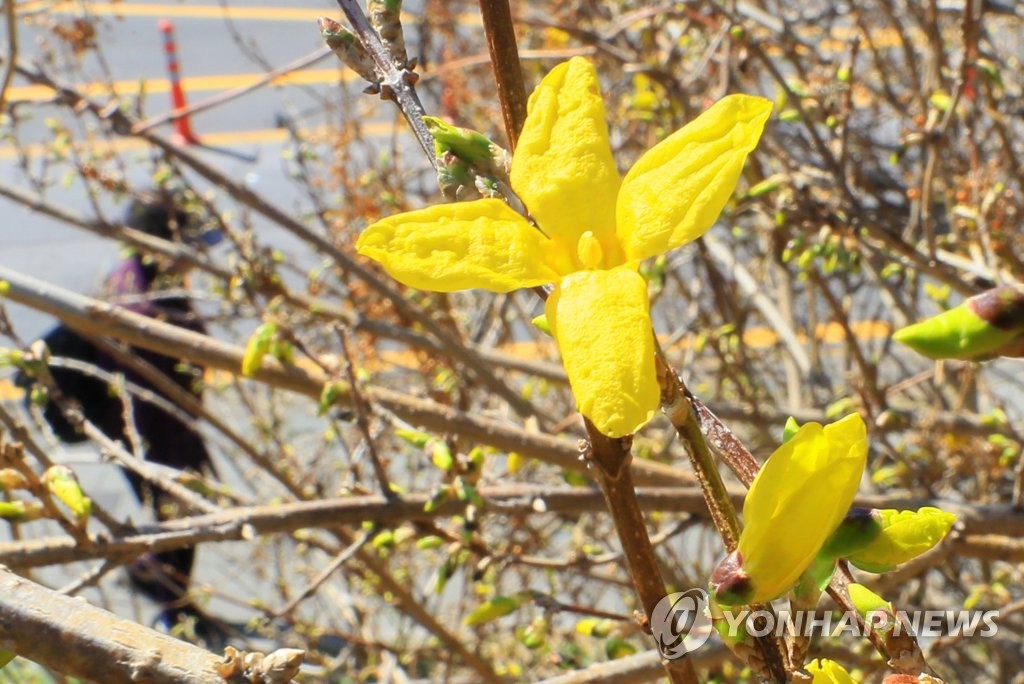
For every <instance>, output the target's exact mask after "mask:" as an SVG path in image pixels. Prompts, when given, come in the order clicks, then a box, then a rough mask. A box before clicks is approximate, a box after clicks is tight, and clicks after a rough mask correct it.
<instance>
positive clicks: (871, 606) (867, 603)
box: [846, 583, 892, 619]
mask: <svg viewBox="0 0 1024 684" xmlns="http://www.w3.org/2000/svg"><path fill="white" fill-rule="evenodd" d="M846 588H847V590H849V592H850V601H851V602H852V603H853V607H854V608H856V609H857V612H858V613H860V615H861V617H863V618H865V619H866V618H867V616H868V615H869V614H871V613H874V612H877V611H883V612H886V613H889V612H891V611H892V608H891V606H890V605H889V602H888V601H886V600H885V599H884V598H882V597H881V596H879V595H878V594H876V593H875V592H873V591H871V590H870V589H868V588H867V587H865V586H864V585H863V584H855V583H850V584H849V585H847V587H846Z"/></svg>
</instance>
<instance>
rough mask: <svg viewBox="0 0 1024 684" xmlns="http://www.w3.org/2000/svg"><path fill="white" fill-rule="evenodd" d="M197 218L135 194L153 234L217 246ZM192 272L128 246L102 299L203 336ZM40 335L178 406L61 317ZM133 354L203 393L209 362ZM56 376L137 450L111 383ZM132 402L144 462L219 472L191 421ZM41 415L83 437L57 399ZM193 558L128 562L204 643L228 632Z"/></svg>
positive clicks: (68, 372)
mask: <svg viewBox="0 0 1024 684" xmlns="http://www.w3.org/2000/svg"><path fill="white" fill-rule="evenodd" d="M190 218H191V217H190V216H189V215H188V213H187V212H186V211H185V209H184V208H183V206H182V203H181V197H180V196H179V195H177V194H174V193H169V192H160V193H147V194H144V195H142V196H140V197H139V198H136V199H133V201H132V202H131V204H130V205H129V207H128V210H127V212H126V216H125V219H124V223H125V225H127V226H129V227H131V228H135V229H137V230H140V231H144V232H146V233H148V234H150V235H153V236H155V237H159V238H163V239H165V240H174V241H179V242H182V243H184V244H190V245H191V244H196V243H198V242H200V241H201V242H205V243H206V244H214V243H215V242H216V241H217V238H218V237H219V235H220V234H219V233H218V232H216V231H208V232H205V233H204V232H201V230H200V229H199V228H198V227H196V226H195V225H193V224H192V222H191V221H190ZM185 275H186V274H185V273H184V272H183V271H182V270H181V269H179V268H175V267H174V265H173V264H171V263H169V262H168V261H167V260H166V259H165V258H163V257H159V256H156V257H151V256H147V255H144V254H142V253H140V252H139V251H138V250H135V249H131V250H130V251H129V252H128V255H127V256H126V257H125V258H124V259H123V260H122V261H121V262H120V263H119V264H118V265H117V266H116V267H115V268H114V270H113V271H112V272H111V273H110V275H109V276H108V277H107V278H106V281H105V283H104V286H103V288H102V293H101V295H100V297H101V298H103V299H105V300H107V301H111V302H114V303H117V304H118V305H120V306H123V307H124V308H125V309H128V310H130V311H134V312H135V313H139V314H142V315H145V316H150V317H153V318H156V319H159V320H162V321H164V322H167V323H171V324H173V325H177V326H180V327H182V328H186V329H188V330H192V331H195V332H200V333H204V332H205V328H204V326H203V324H202V322H201V321H200V320H199V318H198V317H197V316H196V313H195V311H194V310H193V308H192V302H191V301H190V299H189V298H188V296H187V294H185V293H184V292H183V289H182V288H183V287H184V285H185ZM162 292H167V294H161V293H162ZM43 340H44V341H45V342H46V345H47V347H48V348H49V350H50V355H51V356H52V357H63V358H68V359H75V360H77V361H81V362H85V363H87V364H90V365H92V366H95V367H97V368H99V369H101V370H103V371H106V372H108V373H115V374H121V375H123V376H124V378H125V381H126V383H127V384H128V385H137V386H139V387H142V388H145V389H147V390H149V391H151V392H153V393H155V394H157V395H160V396H161V397H164V398H165V399H168V400H169V401H171V403H173V400H172V399H170V398H169V397H167V396H166V395H165V394H164V393H163V392H161V391H160V390H159V389H158V388H157V387H155V386H154V384H153V383H151V382H150V381H148V380H147V379H146V378H144V377H143V376H142V375H140V374H139V373H137V372H136V371H135V370H133V369H131V368H129V367H126V366H125V365H123V364H122V363H120V362H119V361H117V360H116V359H115V358H113V357H112V356H111V355H109V354H107V353H106V352H104V351H102V350H101V349H99V348H97V347H96V346H95V345H94V344H93V343H92V342H91V341H90V340H89V339H88V338H86V337H83V336H81V335H79V334H78V333H76V332H75V331H73V330H71V329H70V328H68V327H66V326H65V325H63V324H60V325H57V326H56V327H55V328H53V329H52V330H50V331H49V332H48V333H46V335H45V336H44V337H43ZM131 353H132V354H133V355H134V356H135V357H136V358H138V359H140V360H142V361H144V362H146V363H148V364H149V365H150V366H152V367H153V368H154V369H156V370H157V371H159V372H160V373H162V374H163V375H164V376H166V377H167V378H170V379H171V380H172V381H173V382H174V383H175V384H177V385H178V386H179V387H181V388H182V389H183V390H184V391H186V392H189V393H191V394H192V395H193V396H195V397H196V398H197V399H199V400H202V374H203V368H201V367H198V366H195V365H189V364H186V363H184V362H183V361H182V360H180V359H178V358H174V357H171V356H165V355H163V354H158V353H156V352H152V351H147V350H145V349H137V348H132V349H131ZM50 373H51V375H52V377H53V379H54V381H55V384H56V385H57V388H58V390H59V392H60V394H61V395H62V396H63V397H64V398H66V399H70V400H73V401H75V402H77V403H78V404H79V405H80V406H81V411H82V415H83V416H84V418H85V419H86V420H88V421H90V422H92V423H93V424H95V425H96V427H97V428H99V429H100V430H101V431H102V432H103V433H104V434H105V435H106V436H107V437H109V438H110V439H112V440H119V441H121V442H122V443H123V444H124V445H126V447H127V448H128V449H129V451H130V450H131V448H130V446H129V445H130V444H131V441H130V440H129V438H128V433H127V431H126V425H125V404H124V401H123V400H122V398H121V397H119V396H117V395H116V393H115V392H113V391H112V390H111V389H110V388H109V387H108V385H107V382H106V381H104V380H101V379H99V378H97V377H94V376H92V375H87V374H85V373H82V372H79V371H77V370H74V369H71V368H57V367H51V368H50ZM16 382H17V383H18V384H19V385H21V386H22V387H26V388H27V387H29V386H30V385H31V384H32V380H31V378H28V377H26V376H24V375H21V376H19V377H18V378H17V380H16ZM131 407H132V412H131V418H132V422H133V423H134V427H135V429H136V431H137V433H138V435H139V437H140V439H141V442H142V445H141V446H142V450H143V454H144V456H145V459H146V460H147V461H150V462H153V463H159V464H161V465H165V466H170V467H171V468H176V469H180V470H183V471H192V472H194V473H199V474H201V473H212V472H213V466H212V463H211V461H210V455H209V452H208V451H207V449H206V445H205V444H204V442H203V438H202V437H201V436H200V435H199V433H198V432H196V430H195V429H194V427H193V426H192V425H190V424H189V423H186V422H184V421H183V420H182V419H181V418H179V417H178V416H176V415H173V414H171V413H169V412H168V411H166V410H165V409H164V408H161V407H160V406H157V405H156V404H154V403H151V402H149V401H145V400H143V399H141V398H139V397H131ZM43 416H44V418H45V419H46V421H47V422H48V423H49V425H50V427H51V428H52V429H53V431H54V433H55V434H56V435H57V436H58V437H59V438H60V439H61V440H62V441H64V442H67V443H77V442H82V441H84V440H85V439H86V437H85V435H83V434H81V433H80V432H79V431H77V430H76V429H75V427H74V426H73V425H72V424H71V423H70V422H69V421H68V420H67V419H66V418H65V417H64V414H63V412H62V410H61V408H60V407H58V406H57V404H56V403H55V402H53V401H51V402H48V403H47V404H46V405H45V407H44V408H43ZM124 472H125V475H126V476H127V478H128V480H129V482H130V483H131V486H132V489H133V490H134V492H135V496H136V497H137V498H138V499H139V501H140V502H142V503H143V504H144V505H148V506H151V507H152V508H153V510H154V511H155V513H156V516H157V518H158V519H161V520H163V519H168V518H173V517H178V516H180V515H182V514H183V513H186V512H185V511H181V510H180V505H179V504H178V502H177V501H176V500H175V499H174V498H173V497H171V496H170V495H168V494H167V493H166V492H164V491H162V490H160V489H159V488H157V487H154V486H152V485H150V484H148V483H146V482H145V481H144V480H143V479H142V478H140V477H139V476H138V475H136V474H134V473H132V472H129V471H124ZM194 561H195V549H194V548H185V549H175V550H171V551H162V552H159V553H150V554H146V555H145V556H143V557H141V558H140V559H138V560H137V561H136V562H135V563H133V564H132V565H131V566H130V567H129V576H130V577H131V581H132V584H133V585H134V586H135V587H136V588H138V589H139V590H141V591H142V592H143V593H144V594H145V595H146V596H148V597H149V598H151V599H153V600H154V601H155V602H157V604H158V605H159V606H160V612H159V614H158V617H157V619H156V623H157V626H158V627H160V628H162V629H164V630H165V631H171V629H172V628H174V627H175V626H176V625H178V624H179V623H184V633H185V634H188V635H189V636H195V637H197V638H198V639H199V640H202V641H205V642H207V644H212V643H214V642H217V643H219V642H222V641H223V637H224V635H223V633H222V632H221V629H220V628H219V627H218V626H216V625H215V624H214V623H213V622H212V621H211V620H210V619H209V618H208V617H207V616H206V615H205V614H203V612H202V611H201V610H200V609H199V608H198V607H197V606H196V605H195V604H194V603H193V602H192V601H191V599H190V598H189V596H188V588H189V580H190V577H191V574H192V566H193V564H194Z"/></svg>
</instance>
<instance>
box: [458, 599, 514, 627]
mask: <svg viewBox="0 0 1024 684" xmlns="http://www.w3.org/2000/svg"><path fill="white" fill-rule="evenodd" d="M520 603H521V601H520V599H518V598H514V597H511V596H495V597H494V598H492V599H490V600H488V601H485V602H484V603H481V604H480V605H479V606H477V607H476V608H474V609H473V610H472V611H471V612H470V613H469V615H467V616H466V619H465V620H463V621H462V623H463V624H464V625H466V626H472V625H479V624H483V623H485V622H491V621H492V620H497V619H498V618H500V617H503V616H505V615H508V614H509V613H511V612H512V611H514V610H516V609H517V608H519V604H520Z"/></svg>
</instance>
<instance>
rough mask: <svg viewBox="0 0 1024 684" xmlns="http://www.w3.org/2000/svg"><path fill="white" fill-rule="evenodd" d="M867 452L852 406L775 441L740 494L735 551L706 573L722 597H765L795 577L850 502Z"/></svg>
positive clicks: (789, 584)
mask: <svg viewBox="0 0 1024 684" xmlns="http://www.w3.org/2000/svg"><path fill="white" fill-rule="evenodd" d="M867 453H868V441H867V428H866V427H865V425H864V421H863V420H862V419H861V417H860V416H859V415H857V414H855V413H854V414H851V415H849V416H846V417H845V418H843V419H842V420H840V421H837V422H835V423H832V424H831V425H826V426H825V427H822V426H821V425H820V424H818V423H807V424H805V425H803V426H801V427H800V429H799V430H797V432H796V434H794V435H793V436H792V437H791V438H790V439H789V440H787V441H786V442H785V443H784V444H783V445H782V446H780V447H779V448H778V449H776V451H775V453H773V454H772V455H771V456H770V457H769V458H768V460H767V461H766V462H765V464H764V467H762V468H761V470H760V472H758V474H757V477H755V478H754V482H753V483H752V484H751V485H750V491H749V492H748V493H747V498H746V500H745V501H744V502H743V532H742V533H741V534H740V540H739V544H738V547H737V550H736V552H735V553H734V554H731V555H730V556H729V558H727V559H726V560H725V561H723V562H722V563H721V564H720V565H719V567H718V568H717V569H716V570H715V573H714V574H713V575H712V578H711V583H712V586H713V587H714V589H715V593H716V595H717V597H718V600H719V601H720V602H721V603H723V604H726V605H736V604H740V603H760V602H763V601H770V600H772V599H774V598H776V597H778V596H780V595H781V594H783V593H785V592H786V591H788V590H789V589H790V588H791V587H792V586H793V585H794V584H795V583H796V581H797V580H798V579H799V578H800V576H801V575H802V574H803V573H804V571H805V570H807V568H808V567H809V566H810V565H811V562H812V561H813V560H814V558H815V556H816V555H817V553H818V552H819V551H820V550H821V548H822V546H823V545H824V543H825V541H826V540H827V539H828V538H829V536H830V535H831V534H832V533H833V532H834V531H835V529H836V528H837V527H838V526H839V524H840V523H841V522H842V521H843V518H844V517H845V516H846V512H847V511H848V510H849V509H850V504H851V503H853V499H854V496H856V494H857V488H858V485H859V484H860V478H861V475H862V474H863V472H864V466H865V464H866V461H867Z"/></svg>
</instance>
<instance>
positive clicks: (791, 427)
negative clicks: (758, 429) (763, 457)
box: [781, 416, 800, 444]
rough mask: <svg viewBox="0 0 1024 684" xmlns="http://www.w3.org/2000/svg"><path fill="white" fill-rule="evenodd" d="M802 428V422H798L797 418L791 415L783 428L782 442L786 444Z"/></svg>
mask: <svg viewBox="0 0 1024 684" xmlns="http://www.w3.org/2000/svg"><path fill="white" fill-rule="evenodd" d="M799 429H800V423H798V422H796V418H794V417H793V416H790V417H789V418H787V419H786V426H785V427H783V428H782V442H781V443H782V444H785V443H786V442H788V441H789V440H790V438H791V437H792V436H793V435H795V434H796V433H797V430H799Z"/></svg>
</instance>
